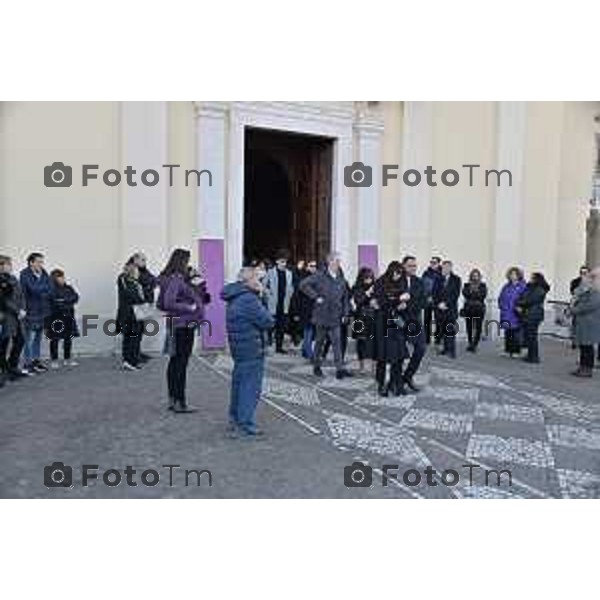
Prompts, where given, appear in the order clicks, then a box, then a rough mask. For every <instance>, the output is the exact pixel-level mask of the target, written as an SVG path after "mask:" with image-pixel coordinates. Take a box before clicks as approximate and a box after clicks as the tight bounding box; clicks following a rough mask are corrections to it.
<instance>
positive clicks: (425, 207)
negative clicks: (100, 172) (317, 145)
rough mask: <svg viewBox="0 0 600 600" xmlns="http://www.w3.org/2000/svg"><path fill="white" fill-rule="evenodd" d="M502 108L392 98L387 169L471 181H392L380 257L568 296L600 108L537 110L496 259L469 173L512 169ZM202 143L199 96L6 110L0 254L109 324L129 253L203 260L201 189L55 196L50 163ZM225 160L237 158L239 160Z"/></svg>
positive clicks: (482, 195) (492, 203)
mask: <svg viewBox="0 0 600 600" xmlns="http://www.w3.org/2000/svg"><path fill="white" fill-rule="evenodd" d="M159 105H161V106H159ZM499 107H500V104H499V103H495V102H432V103H418V102H413V103H408V102H383V103H381V107H380V110H381V116H382V123H383V127H384V130H383V131H384V133H383V136H382V138H381V152H380V154H381V160H382V162H384V163H393V164H399V165H400V170H401V171H402V170H403V169H407V168H411V167H415V168H420V169H423V168H424V167H425V166H426V165H427V164H432V165H433V166H434V168H436V169H437V170H438V178H439V174H440V173H441V171H442V170H443V169H445V168H456V169H458V170H459V172H460V175H461V182H460V184H459V185H457V186H456V187H445V186H442V185H438V186H437V187H435V188H430V189H428V190H427V189H424V188H420V189H418V190H416V191H415V190H414V189H413V190H407V188H406V187H405V186H404V185H403V184H402V182H401V181H391V182H390V184H389V185H388V186H387V187H385V188H382V189H381V195H380V196H381V204H380V206H379V216H378V222H379V240H378V241H379V252H380V262H381V264H382V265H385V264H386V263H387V262H389V261H390V260H392V259H394V258H400V257H401V256H402V255H403V254H405V253H408V252H410V253H416V254H417V255H418V257H419V260H420V262H421V265H422V266H424V265H425V263H426V262H427V260H428V258H429V256H430V255H431V254H432V253H440V254H442V255H444V256H447V257H450V258H452V259H453V260H454V261H455V263H456V269H457V271H458V272H459V273H460V274H461V275H465V274H466V273H467V272H468V270H469V269H470V268H471V267H473V266H479V267H481V268H482V269H483V271H484V272H485V273H486V274H487V275H488V278H489V279H490V281H491V283H492V284H494V285H495V286H497V285H498V284H499V283H501V273H503V271H504V269H505V268H506V266H507V265H506V264H504V262H507V261H509V260H510V261H514V262H516V263H518V264H521V265H522V266H523V267H525V268H526V270H527V271H530V270H532V269H541V270H543V271H544V272H545V273H546V274H547V275H548V277H549V279H550V280H551V281H552V283H553V293H552V297H556V298H566V295H567V287H568V281H569V279H570V278H571V277H572V276H574V274H575V273H576V271H577V269H578V266H579V264H580V263H582V262H583V261H584V255H585V218H586V216H587V212H588V207H587V200H588V198H589V195H590V189H591V176H592V168H593V159H594V138H593V134H594V124H593V116H594V114H597V113H598V112H600V104H599V103H593V102H588V103H585V102H565V103H563V102H552V103H546V102H535V103H528V104H527V105H526V107H525V109H524V110H525V127H524V129H523V134H522V135H523V137H522V139H523V147H522V151H523V162H524V168H523V174H522V178H521V180H520V182H519V188H518V190H517V193H518V198H519V211H518V213H519V214H518V215H517V216H516V217H515V227H516V229H517V232H516V234H515V244H514V247H513V248H511V249H510V251H509V252H508V254H507V253H506V249H504V250H503V252H504V254H502V253H501V254H498V256H504V257H505V258H503V260H502V261H499V262H498V261H497V262H498V264H495V263H494V260H495V256H496V254H497V253H496V250H495V249H496V244H497V241H496V238H497V236H498V224H497V223H496V221H495V218H496V217H495V216H496V214H497V208H498V202H499V199H498V198H499V196H498V190H497V189H496V188H495V186H494V185H491V186H489V187H485V186H483V185H482V184H481V179H482V177H481V176H480V177H479V180H480V183H479V184H478V185H476V186H474V187H470V186H468V181H467V178H466V172H465V171H464V170H462V169H461V168H460V167H461V165H462V164H465V163H478V164H481V165H482V169H484V168H503V165H501V164H498V163H497V161H498V156H499V128H500V127H502V121H501V119H500V113H501V111H500V110H499ZM159 121H160V124H159ZM134 138H135V139H134ZM516 139H519V138H516ZM136 140H137V141H136ZM144 140H146V142H145V141H144ZM197 144H198V129H197V120H196V107H195V105H194V103H192V102H171V103H166V104H163V103H155V104H154V105H152V106H150V105H148V106H145V105H143V104H142V103H136V104H135V105H127V106H126V105H124V104H122V103H116V102H115V103H112V102H69V103H66V102H44V103H35V102H24V103H2V104H0V251H1V252H3V253H8V254H10V255H12V256H13V257H14V258H15V263H16V266H17V267H18V268H21V267H22V265H23V262H24V258H25V256H26V255H27V253H28V252H30V251H32V250H37V249H39V250H42V251H44V252H45V253H46V255H47V258H48V266H49V267H54V266H61V267H63V268H65V270H66V271H67V273H68V275H69V276H70V277H71V278H72V279H73V280H74V282H75V284H76V285H77V286H78V288H79V289H80V291H81V293H82V302H81V306H80V311H85V312H94V313H99V314H101V315H103V316H106V317H108V316H112V314H113V313H114V307H115V286H114V282H115V277H116V275H117V273H118V272H119V269H120V267H121V264H122V262H123V260H124V259H125V258H126V257H127V254H128V253H129V252H130V251H132V250H133V249H136V248H138V247H142V248H143V249H144V250H146V251H147V253H148V256H149V259H150V262H151V264H152V266H153V268H159V267H160V265H161V264H162V262H163V261H164V259H165V257H166V255H167V254H168V252H169V250H170V249H171V248H172V247H173V246H184V247H190V248H192V249H193V250H194V252H195V250H196V248H195V243H196V240H197V238H198V237H199V228H200V225H201V223H200V215H201V211H199V210H198V193H197V190H196V188H195V187H194V186H190V187H185V186H175V187H172V188H166V189H165V190H164V193H162V192H160V191H157V190H145V189H139V188H138V189H127V188H126V186H125V185H123V184H121V185H120V186H118V187H113V188H109V187H106V186H104V185H101V184H98V185H90V186H89V187H87V188H86V187H82V186H81V185H80V178H79V177H75V178H74V181H75V184H74V186H73V187H72V188H69V189H64V188H53V189H51V188H46V187H45V186H44V185H43V167H44V166H45V165H47V164H50V163H52V162H54V161H63V162H65V163H66V164H72V165H73V166H74V168H75V167H76V166H79V165H81V163H83V162H85V163H95V164H99V165H100V167H101V169H106V168H110V167H115V168H119V167H120V168H121V169H122V168H124V166H125V164H127V160H128V157H129V156H131V155H132V154H133V155H135V156H138V157H140V156H141V157H146V158H147V159H148V160H150V161H154V160H160V159H161V157H165V158H166V160H168V161H169V162H170V163H176V164H181V165H182V168H197V167H198V166H199V165H198V164H197V162H198V158H197ZM226 147H227V146H226ZM225 153H227V150H226V152H225ZM223 161H224V164H228V161H229V157H228V156H226V155H225V156H223ZM415 162H416V164H415ZM136 166H141V167H146V166H150V167H151V166H153V165H152V164H150V165H136ZM157 166H159V165H157ZM225 172H226V173H227V171H225ZM96 183H98V182H96ZM349 197H350V199H351V203H352V211H351V220H350V227H351V231H350V242H351V246H352V247H356V244H357V243H358V233H357V232H358V230H359V223H358V222H357V221H358V210H357V195H356V193H355V192H354V191H353V192H352V193H350V194H349ZM224 201H225V199H224ZM354 255H355V254H354ZM500 262H501V263H502V264H500Z"/></svg>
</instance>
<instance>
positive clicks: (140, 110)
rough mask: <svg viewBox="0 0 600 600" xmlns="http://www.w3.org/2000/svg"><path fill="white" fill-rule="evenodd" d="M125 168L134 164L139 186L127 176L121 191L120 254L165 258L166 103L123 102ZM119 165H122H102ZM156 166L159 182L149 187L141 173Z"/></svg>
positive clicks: (157, 260)
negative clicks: (133, 183)
mask: <svg viewBox="0 0 600 600" xmlns="http://www.w3.org/2000/svg"><path fill="white" fill-rule="evenodd" d="M121 153H122V154H121V156H122V169H125V167H126V166H129V165H130V166H131V167H133V169H135V171H136V173H135V175H134V176H133V178H134V181H136V182H137V186H128V185H127V183H126V179H125V176H123V177H122V180H121V183H120V191H121V253H122V255H123V259H125V258H127V256H129V255H131V254H133V253H134V252H135V251H137V250H140V251H143V252H144V253H145V254H147V256H148V259H149V260H150V262H151V263H153V264H156V263H161V264H162V262H163V261H164V260H165V258H166V254H167V252H168V249H167V238H168V231H167V210H168V182H169V177H168V170H167V169H165V168H163V166H162V165H164V164H167V103H166V102H122V103H121ZM100 167H101V169H102V168H105V169H106V168H118V167H119V165H106V166H103V165H100ZM146 169H153V170H155V171H157V172H158V174H159V177H160V179H159V182H158V184H157V185H154V186H147V185H144V184H143V183H142V182H141V174H142V172H143V171H145V170H146Z"/></svg>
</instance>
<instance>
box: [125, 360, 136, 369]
mask: <svg viewBox="0 0 600 600" xmlns="http://www.w3.org/2000/svg"><path fill="white" fill-rule="evenodd" d="M138 370H139V367H136V366H134V365H132V364H131V363H128V362H127V361H126V360H124V361H123V371H138Z"/></svg>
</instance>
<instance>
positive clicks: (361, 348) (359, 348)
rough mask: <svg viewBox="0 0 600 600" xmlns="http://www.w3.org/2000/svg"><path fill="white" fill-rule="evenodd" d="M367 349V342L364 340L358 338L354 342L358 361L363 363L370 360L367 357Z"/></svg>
mask: <svg viewBox="0 0 600 600" xmlns="http://www.w3.org/2000/svg"><path fill="white" fill-rule="evenodd" d="M368 348H369V340H366V339H365V338H358V339H357V340H356V356H357V357H358V360H360V361H363V360H365V358H370V357H369V356H368Z"/></svg>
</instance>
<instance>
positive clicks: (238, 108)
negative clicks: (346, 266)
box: [225, 102, 354, 279]
mask: <svg viewBox="0 0 600 600" xmlns="http://www.w3.org/2000/svg"><path fill="white" fill-rule="evenodd" d="M323 104H324V103H316V102H233V103H232V104H231V112H230V119H229V133H228V137H229V139H228V142H229V143H228V161H227V170H226V172H227V211H226V231H227V235H226V236H225V272H226V276H227V277H228V278H230V279H232V278H234V277H235V274H236V272H237V271H238V269H239V268H240V266H241V264H242V260H243V249H244V239H243V238H244V159H245V156H244V138H245V129H246V127H256V128H262V129H273V130H279V131H283V132H290V133H304V134H310V135H316V136H323V137H328V138H331V139H332V140H333V165H332V174H331V182H332V186H331V187H332V189H331V248H332V250H335V251H337V252H339V253H340V254H341V257H342V260H344V262H345V263H348V262H349V261H351V260H352V259H353V258H354V257H353V252H352V248H351V214H352V213H351V201H350V200H351V199H350V193H349V188H346V187H345V186H344V166H346V165H349V164H351V163H352V135H353V130H352V125H353V117H354V113H353V107H352V103H351V102H340V103H330V104H331V106H330V107H328V110H323Z"/></svg>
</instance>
